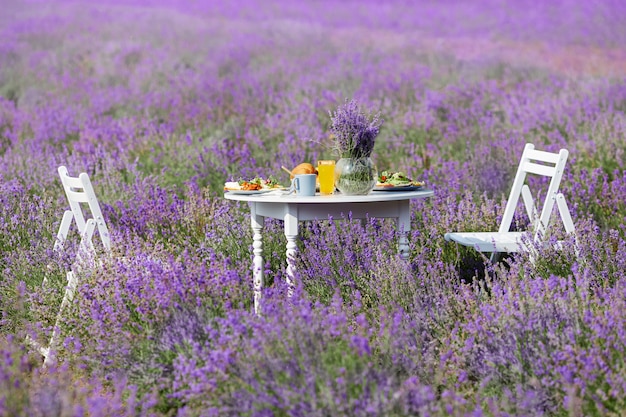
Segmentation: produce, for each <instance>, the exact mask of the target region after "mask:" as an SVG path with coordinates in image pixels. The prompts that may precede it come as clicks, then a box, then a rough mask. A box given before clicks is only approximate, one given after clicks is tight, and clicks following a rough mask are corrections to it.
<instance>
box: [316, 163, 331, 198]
mask: <svg viewBox="0 0 626 417" xmlns="http://www.w3.org/2000/svg"><path fill="white" fill-rule="evenodd" d="M317 177H318V179H319V182H320V194H322V195H329V194H333V193H334V192H335V161H333V160H322V161H317Z"/></svg>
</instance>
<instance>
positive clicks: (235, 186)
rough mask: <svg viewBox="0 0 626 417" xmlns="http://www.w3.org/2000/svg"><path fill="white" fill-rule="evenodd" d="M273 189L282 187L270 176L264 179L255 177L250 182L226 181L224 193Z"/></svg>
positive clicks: (241, 180)
mask: <svg viewBox="0 0 626 417" xmlns="http://www.w3.org/2000/svg"><path fill="white" fill-rule="evenodd" d="M275 188H282V186H281V185H280V184H279V183H278V181H276V179H274V177H271V176H270V177H268V178H265V179H263V178H261V177H255V178H253V179H251V180H243V179H240V180H239V181H228V182H226V183H225V184H224V190H225V191H261V190H270V189H275Z"/></svg>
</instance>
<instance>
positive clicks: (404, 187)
mask: <svg viewBox="0 0 626 417" xmlns="http://www.w3.org/2000/svg"><path fill="white" fill-rule="evenodd" d="M422 188H424V186H422V185H399V186H392V187H389V186H387V187H384V186H380V185H377V186H376V187H374V190H373V191H417V190H421V189H422Z"/></svg>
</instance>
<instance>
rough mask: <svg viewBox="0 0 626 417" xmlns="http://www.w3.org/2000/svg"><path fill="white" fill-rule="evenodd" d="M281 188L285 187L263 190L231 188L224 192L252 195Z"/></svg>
mask: <svg viewBox="0 0 626 417" xmlns="http://www.w3.org/2000/svg"><path fill="white" fill-rule="evenodd" d="M281 190H285V188H265V189H263V190H232V189H225V190H224V192H227V193H232V194H242V195H254V194H265V193H271V192H272V191H281Z"/></svg>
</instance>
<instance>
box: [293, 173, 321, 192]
mask: <svg viewBox="0 0 626 417" xmlns="http://www.w3.org/2000/svg"><path fill="white" fill-rule="evenodd" d="M316 183H317V175H315V174H299V175H296V176H295V177H293V180H291V188H292V189H293V190H295V192H296V195H301V196H313V195H315V187H316V185H317V184H316Z"/></svg>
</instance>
